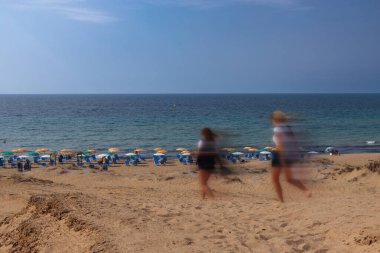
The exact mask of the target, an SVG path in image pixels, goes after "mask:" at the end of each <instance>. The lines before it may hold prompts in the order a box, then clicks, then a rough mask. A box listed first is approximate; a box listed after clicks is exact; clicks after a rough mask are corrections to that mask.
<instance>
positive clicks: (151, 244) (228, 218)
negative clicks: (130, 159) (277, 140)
mask: <svg viewBox="0 0 380 253" xmlns="http://www.w3.org/2000/svg"><path fill="white" fill-rule="evenodd" d="M379 159H380V155H379V154H351V155H341V156H334V157H332V156H327V155H321V156H317V157H314V158H313V159H312V161H310V162H309V163H308V164H307V168H305V169H299V172H298V173H297V176H299V177H302V178H303V179H304V181H305V184H306V185H307V186H308V187H309V188H310V189H311V190H312V192H313V196H312V198H306V197H305V196H304V195H303V193H302V192H300V191H298V190H297V189H294V188H293V187H292V186H289V184H286V182H283V187H284V197H285V203H283V204H282V203H279V202H278V201H277V200H276V196H275V193H274V191H273V188H272V184H271V181H270V163H269V162H263V161H249V162H248V163H245V164H238V165H233V166H231V168H233V170H234V172H235V173H234V174H233V175H229V176H228V177H226V178H225V177H222V176H212V178H211V181H210V185H211V187H212V188H213V189H214V190H215V195H216V198H215V200H205V201H202V200H201V199H200V196H199V192H198V181H197V172H196V167H195V166H190V165H187V166H186V165H179V164H178V163H177V162H176V161H174V160H173V161H171V163H170V164H168V165H167V166H159V167H154V166H153V165H152V162H151V161H149V162H148V163H147V164H142V165H139V166H138V167H133V166H131V167H126V166H124V165H113V166H112V167H111V168H110V169H109V171H106V172H102V171H98V170H93V169H88V168H86V169H83V168H81V169H79V168H75V167H72V166H70V165H64V166H57V167H48V168H36V167H34V168H33V169H32V171H30V172H24V173H18V172H17V171H16V170H15V169H0V175H1V176H0V189H1V191H0V203H1V205H0V252H70V253H71V252H313V253H324V252H329V253H330V252H339V253H341V252H380V201H379V197H380V188H379V186H380V183H379V182H380V168H379V167H380V166H379V167H376V166H372V167H373V168H372V167H370V166H368V164H369V163H371V162H372V161H379ZM371 170H372V171H371Z"/></svg>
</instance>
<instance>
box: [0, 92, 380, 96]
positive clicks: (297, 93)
mask: <svg viewBox="0 0 380 253" xmlns="http://www.w3.org/2000/svg"><path fill="white" fill-rule="evenodd" d="M354 94H362V95H365V94H380V91H378V92H259V93H253V92H252V93H251V92H244V93H243V92H240V93H235V92H220V93H218V92H217V93H211V92H205V93H181V92H178V93H174V92H173V93H0V96H4V95H354Z"/></svg>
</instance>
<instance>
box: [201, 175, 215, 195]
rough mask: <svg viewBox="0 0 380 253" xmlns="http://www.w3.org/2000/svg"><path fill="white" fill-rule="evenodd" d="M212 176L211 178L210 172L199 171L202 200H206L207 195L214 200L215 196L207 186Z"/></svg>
mask: <svg viewBox="0 0 380 253" xmlns="http://www.w3.org/2000/svg"><path fill="white" fill-rule="evenodd" d="M210 176H211V173H210V172H208V171H205V170H199V179H200V184H201V195H202V199H204V198H205V197H206V195H209V196H210V197H211V198H214V194H213V193H212V191H211V189H210V188H209V187H208V184H207V182H208V180H209V178H210Z"/></svg>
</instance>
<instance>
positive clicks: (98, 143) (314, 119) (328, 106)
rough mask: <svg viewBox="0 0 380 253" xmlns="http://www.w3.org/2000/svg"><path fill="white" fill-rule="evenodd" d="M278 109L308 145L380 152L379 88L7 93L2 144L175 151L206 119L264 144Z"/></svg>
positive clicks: (224, 140)
mask: <svg viewBox="0 0 380 253" xmlns="http://www.w3.org/2000/svg"><path fill="white" fill-rule="evenodd" d="M274 110H281V111H284V112H286V113H288V114H289V117H290V119H291V120H290V122H289V124H290V125H292V128H293V129H294V132H295V133H297V135H298V136H299V138H300V139H302V143H303V146H304V148H305V150H309V151H317V152H322V151H323V150H324V149H325V148H326V147H329V146H333V147H336V148H337V149H338V150H339V151H340V152H342V153H361V152H373V153H377V152H380V94H204V95H199V94H193V95H190V94H189V95H185V94H171V95H125V94H122V95H0V113H1V117H0V149H1V150H11V149H14V148H27V149H29V150H35V149H37V148H42V147H47V148H50V149H52V150H60V149H63V148H70V149H75V150H87V149H96V150H98V151H99V152H103V151H106V150H107V149H108V148H110V147H118V148H120V149H121V150H123V151H125V152H127V151H132V150H133V149H134V148H142V149H145V150H147V152H148V153H150V152H153V151H152V150H153V148H155V147H161V148H165V149H167V150H169V151H170V152H172V153H174V151H175V149H176V148H178V147H185V148H188V149H195V148H196V145H197V142H198V140H199V132H200V130H201V129H202V128H203V127H210V128H211V129H213V130H215V131H216V132H217V133H218V136H219V142H220V145H221V146H224V147H232V148H237V149H240V148H242V147H244V146H251V147H255V148H262V147H265V146H270V145H273V143H272V129H273V127H272V125H271V122H270V120H269V115H270V112H271V111H274ZM367 141H371V142H370V143H372V144H368V143H367ZM373 141H374V143H373Z"/></svg>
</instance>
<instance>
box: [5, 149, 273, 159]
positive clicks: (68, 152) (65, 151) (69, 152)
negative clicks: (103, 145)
mask: <svg viewBox="0 0 380 253" xmlns="http://www.w3.org/2000/svg"><path fill="white" fill-rule="evenodd" d="M243 149H244V150H245V151H247V152H265V151H271V150H274V147H269V146H268V147H265V148H263V149H256V148H253V147H249V146H246V147H244V148H243ZM153 150H154V151H155V154H154V155H156V156H163V155H166V153H167V152H168V151H167V150H165V149H164V148H154V149H153ZM144 151H145V150H143V149H140V148H137V149H135V150H134V152H133V153H132V152H131V153H126V154H125V155H126V156H135V155H137V154H138V153H141V152H144ZM176 151H178V152H179V154H180V155H183V156H189V155H191V152H190V151H189V150H188V149H187V148H177V149H176ZM223 151H226V152H229V153H231V154H232V155H243V154H244V153H243V152H240V151H237V150H236V149H235V148H223ZM0 152H1V154H2V155H3V156H12V155H20V154H28V156H40V155H41V154H44V156H48V154H54V155H61V154H62V155H93V154H96V153H98V152H97V151H96V150H95V149H88V150H85V151H77V150H74V149H61V150H60V151H52V150H50V149H48V148H39V149H36V150H35V151H29V150H27V149H25V148H18V149H13V150H11V151H1V150H0ZM117 153H121V150H120V149H119V148H109V149H108V152H107V153H105V154H101V155H99V156H108V155H112V154H117ZM100 158H101V157H100Z"/></svg>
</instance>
